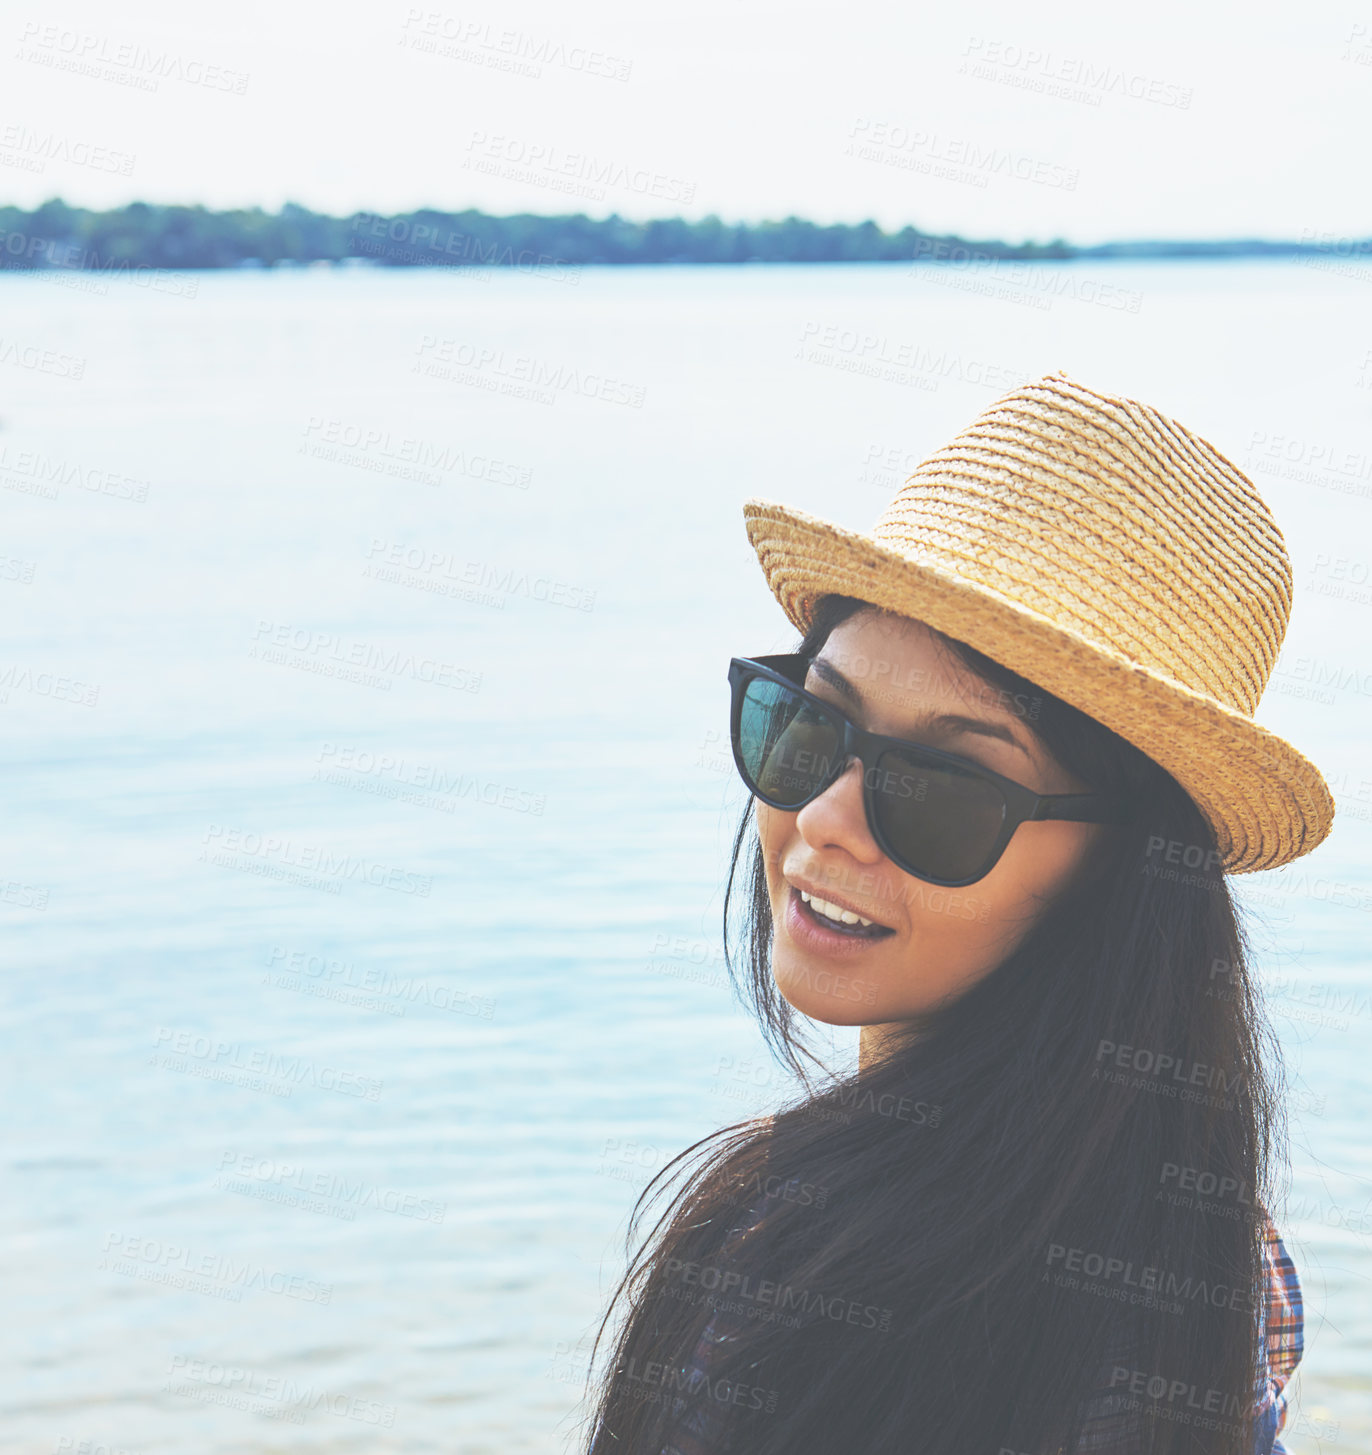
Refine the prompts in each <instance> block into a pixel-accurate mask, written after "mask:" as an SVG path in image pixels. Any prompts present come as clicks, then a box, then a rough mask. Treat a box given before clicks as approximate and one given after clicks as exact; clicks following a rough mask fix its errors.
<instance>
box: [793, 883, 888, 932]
mask: <svg viewBox="0 0 1372 1455" xmlns="http://www.w3.org/2000/svg"><path fill="white" fill-rule="evenodd" d="M799 893H800V897H801V898H802V899H803V900H804V901H805V903H806V904H808V905H809V906H810V908H811V909H813V910H816V911H818V913H820V914H822V915H825V916H826V917H827V918H829V919H836V920H838V921H840V922H841V923H842V924H845V925H875V923H876V921H875V920H870V919H863V917H862V916H861V915H860V914H854V913H853V911H852V910H851V909H840V908H839V907H838V905H836V904H830V903H829V901H828V900H827V899H817V898H816V897H815V896H814V895H813V894H808V893H807V892H806V891H805V890H803V889H802V890H800V891H799Z"/></svg>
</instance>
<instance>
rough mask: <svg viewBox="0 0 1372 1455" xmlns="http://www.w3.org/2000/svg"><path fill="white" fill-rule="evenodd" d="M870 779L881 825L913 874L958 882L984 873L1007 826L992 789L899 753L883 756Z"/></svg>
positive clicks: (951, 768)
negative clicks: (985, 866) (988, 860)
mask: <svg viewBox="0 0 1372 1455" xmlns="http://www.w3.org/2000/svg"><path fill="white" fill-rule="evenodd" d="M870 777H871V783H870V785H869V786H870V788H871V792H872V803H873V807H874V809H875V812H876V816H877V822H878V823H880V825H881V829H882V832H883V833H884V834H885V835H886V837H887V839H888V841H889V842H890V844H891V846H892V848H893V849H895V851H896V854H897V855H899V857H900V859H901V860H902V861H903V866H904V867H905V868H906V869H908V870H909V872H911V873H913V874H927V875H930V876H932V877H933V878H935V879H950V880H958V879H970V878H972V877H973V876H974V875H975V874H977V873H978V872H979V871H980V870H981V869H982V868H983V866H984V865H985V863H986V860H987V859H988V858H989V857H990V854H991V850H992V849H993V848H994V847H995V843H996V839H997V838H998V837H999V835H1000V831H1001V827H1002V826H1003V824H1004V822H1005V799H1004V797H1003V796H1002V794H1001V791H1000V789H999V788H997V787H996V785H995V784H994V783H992V782H990V780H989V779H986V778H982V777H980V776H979V775H978V774H976V773H973V772H970V771H965V770H962V769H959V768H957V767H955V766H952V765H949V764H944V763H940V762H939V761H938V760H937V759H925V758H922V757H921V756H920V755H919V754H917V753H906V752H897V751H890V752H886V753H883V754H882V755H881V757H880V758H879V759H878V762H877V769H876V771H875V772H873V773H872V774H871V775H870Z"/></svg>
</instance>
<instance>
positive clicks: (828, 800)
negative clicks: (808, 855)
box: [796, 757, 883, 864]
mask: <svg viewBox="0 0 1372 1455" xmlns="http://www.w3.org/2000/svg"><path fill="white" fill-rule="evenodd" d="M862 795H863V766H862V761H861V759H859V758H856V757H854V758H850V759H849V760H848V763H847V765H846V767H845V768H844V770H843V772H842V773H840V774H839V776H838V777H837V778H835V779H834V781H833V782H832V783H831V784H830V785H829V786H828V788H826V789H825V790H824V792H823V793H821V794H820V795H819V797H818V798H815V799H812V800H811V801H810V802H809V803H807V804H806V805H805V807H804V808H802V809H801V810H800V812H799V813H798V814H797V815H796V828H797V829H799V830H800V836H801V837H802V838H803V839H804V840H805V842H806V843H807V844H809V845H810V847H811V848H812V849H828V848H838V849H842V850H843V851H844V852H845V853H848V854H851V855H852V857H853V858H854V859H857V860H859V861H861V862H862V863H864V864H872V863H875V862H876V861H877V860H879V859H880V858H882V857H883V855H882V851H881V847H880V845H878V843H877V841H876V840H875V839H874V838H873V837H872V831H871V829H870V827H869V826H868V824H867V808H866V805H865V804H864V803H863V797H862Z"/></svg>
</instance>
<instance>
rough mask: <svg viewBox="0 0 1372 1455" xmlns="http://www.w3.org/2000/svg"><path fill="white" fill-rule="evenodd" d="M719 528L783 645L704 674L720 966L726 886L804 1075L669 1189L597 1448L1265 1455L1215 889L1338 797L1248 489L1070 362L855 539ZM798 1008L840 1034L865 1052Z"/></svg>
mask: <svg viewBox="0 0 1372 1455" xmlns="http://www.w3.org/2000/svg"><path fill="white" fill-rule="evenodd" d="M744 512H745V517H746V520H747V525H748V531H749V538H750V540H751V542H752V544H753V546H754V547H755V549H756V550H757V552H758V555H759V559H760V561H761V563H762V567H763V571H764V574H765V576H766V578H767V581H768V584H769V586H770V587H771V589H772V591H773V593H774V594H775V596H776V597H777V599H778V601H779V602H780V603H781V605H782V607H783V609H784V610H785V612H786V614H787V616H788V618H789V619H790V621H791V622H792V624H793V625H795V626H796V627H797V629H798V630H799V631H800V632H801V633H802V640H801V642H800V644H799V647H798V648H797V650H796V651H795V652H794V653H792V654H783V655H781V656H775V657H765V658H762V659H757V658H735V659H734V661H733V662H732V663H731V666H730V684H731V692H732V708H731V711H732V717H731V730H732V735H733V743H734V756H735V761H736V763H737V765H738V768H739V772H740V774H741V775H742V777H743V779H744V782H745V783H746V785H747V786H748V788H749V789H750V791H751V793H752V795H753V798H752V800H751V801H750V803H749V806H748V811H747V812H746V813H745V816H744V820H743V823H742V824H741V825H740V828H739V833H738V836H737V837H736V840H735V845H734V863H733V868H732V870H731V874H730V879H729V890H730V893H729V894H728V895H726V901H725V930H726V941H727V935H728V929H729V921H728V908H729V901H730V898H731V896H732V891H733V888H734V882H735V877H736V875H737V873H738V872H739V871H740V869H742V871H743V873H744V875H745V876H746V882H745V894H746V900H747V903H746V911H747V913H746V917H745V920H744V929H745V930H746V932H747V954H746V973H745V974H744V975H743V976H741V977H740V978H741V979H742V980H743V982H744V984H745V985H746V989H747V992H748V994H749V996H750V998H751V1001H752V1004H753V1005H754V1007H755V1009H756V1012H757V1014H758V1016H759V1019H760V1022H761V1025H762V1027H763V1029H764V1032H765V1034H766V1035H767V1037H768V1039H769V1042H770V1043H771V1044H772V1046H773V1047H774V1049H775V1050H776V1052H777V1053H778V1056H779V1059H780V1060H781V1061H782V1063H783V1064H784V1065H785V1066H786V1067H787V1068H788V1070H789V1071H790V1072H792V1073H794V1074H795V1076H796V1077H797V1078H798V1080H799V1082H800V1083H801V1086H802V1091H801V1093H800V1094H798V1095H797V1096H796V1098H795V1099H794V1100H792V1102H791V1103H790V1104H789V1105H787V1106H785V1107H783V1108H782V1109H781V1110H780V1111H778V1112H777V1113H775V1114H774V1115H772V1116H770V1117H766V1118H761V1119H757V1120H752V1121H748V1122H744V1123H741V1124H739V1125H736V1126H733V1127H727V1128H724V1129H723V1130H722V1131H721V1132H718V1133H715V1134H713V1135H712V1136H711V1137H707V1138H705V1139H703V1140H702V1141H701V1142H700V1143H697V1144H696V1146H695V1147H693V1148H688V1149H687V1151H686V1152H684V1153H682V1154H681V1156H680V1157H679V1158H677V1159H676V1160H675V1161H674V1162H673V1164H671V1168H669V1169H667V1170H668V1171H671V1170H672V1169H676V1171H677V1172H680V1173H688V1175H687V1176H686V1177H685V1179H684V1183H683V1185H682V1186H681V1187H680V1188H679V1189H678V1191H677V1193H676V1195H675V1197H674V1199H673V1201H672V1203H671V1206H670V1207H669V1208H668V1209H667V1210H666V1211H665V1212H664V1213H663V1215H662V1217H661V1218H660V1220H659V1222H658V1224H657V1226H656V1227H655V1229H654V1230H653V1232H652V1234H651V1236H650V1237H649V1239H648V1240H647V1242H646V1244H645V1246H644V1247H643V1248H642V1249H641V1250H640V1251H639V1253H638V1255H637V1256H636V1258H635V1259H634V1261H633V1263H632V1265H631V1267H630V1269H629V1272H628V1273H627V1274H626V1276H625V1279H624V1281H623V1282H622V1283H621V1285H620V1287H619V1289H618V1291H617V1293H616V1297H615V1300H614V1301H613V1302H612V1304H611V1310H610V1311H611V1312H613V1311H614V1309H615V1308H616V1307H617V1306H618V1305H619V1304H620V1302H621V1300H622V1301H623V1303H624V1305H625V1313H626V1317H625V1318H624V1320H623V1322H622V1325H621V1327H620V1329H619V1331H618V1334H617V1337H616V1339H615V1341H614V1347H613V1350H612V1357H611V1359H610V1360H609V1363H608V1366H607V1368H606V1369H605V1371H604V1374H603V1376H602V1379H601V1383H600V1387H599V1390H598V1401H597V1406H596V1409H595V1411H594V1416H595V1418H594V1423H593V1429H592V1433H591V1435H590V1439H589V1443H588V1445H587V1449H588V1451H590V1452H591V1455H607V1452H610V1451H616V1452H619V1455H662V1452H680V1455H699V1452H703V1451H706V1450H709V1451H713V1452H722V1451H726V1450H728V1451H735V1452H740V1451H746V1452H748V1455H771V1452H777V1455H780V1452H786V1455H811V1452H813V1455H850V1452H851V1455H857V1452H861V1455H885V1452H893V1455H894V1452H917V1451H918V1452H924V1451H928V1452H937V1455H1055V1452H1060V1451H1061V1452H1066V1451H1072V1452H1077V1451H1087V1450H1109V1451H1114V1452H1143V1451H1148V1452H1152V1455H1159V1452H1173V1451H1182V1450H1186V1451H1192V1452H1194V1451H1205V1452H1224V1455H1266V1452H1270V1451H1282V1449H1283V1447H1282V1445H1281V1444H1280V1443H1279V1442H1278V1441H1277V1435H1278V1432H1279V1430H1280V1428H1281V1425H1282V1423H1283V1421H1284V1418H1285V1408H1286V1404H1285V1391H1284V1386H1285V1384H1286V1381H1287V1380H1288V1378H1289V1376H1290V1373H1291V1370H1292V1368H1293V1367H1294V1365H1295V1363H1296V1362H1297V1360H1298V1359H1299V1357H1300V1353H1301V1348H1302V1323H1301V1312H1302V1310H1301V1298H1300V1288H1299V1283H1298V1281H1297V1279H1296V1274H1295V1270H1294V1267H1293V1266H1292V1264H1291V1260H1290V1259H1289V1257H1288V1256H1287V1254H1286V1250H1285V1248H1284V1247H1283V1245H1282V1243H1281V1240H1280V1238H1279V1237H1278V1235H1277V1231H1276V1228H1275V1227H1274V1225H1273V1224H1272V1222H1271V1220H1270V1218H1269V1217H1268V1215H1267V1212H1266V1203H1267V1201H1268V1200H1269V1199H1270V1198H1271V1197H1272V1196H1273V1194H1274V1192H1275V1186H1274V1180H1273V1176H1274V1174H1273V1167H1274V1165H1275V1164H1276V1163H1277V1161H1278V1160H1280V1159H1279V1157H1278V1153H1279V1152H1282V1151H1283V1150H1284V1147H1283V1142H1284V1119H1283V1105H1282V1098H1281V1087H1280V1084H1279V1075H1280V1068H1279V1060H1278V1057H1277V1047H1276V1044H1275V1041H1274V1039H1273V1038H1272V1036H1271V1033H1270V1030H1269V1029H1268V1028H1267V1026H1266V1023H1265V1022H1264V1020H1263V1018H1262V1014H1261V1008H1260V1005H1259V1003H1258V999H1257V994H1256V990H1255V983H1254V980H1253V979H1252V977H1251V975H1250V969H1249V965H1248V960H1247V953H1246V942H1245V935H1244V932H1243V930H1242V928H1241V926H1240V924H1239V922H1238V920H1237V917H1236V913H1235V907H1234V904H1233V902H1232V900H1231V898H1230V895H1229V890H1228V886H1227V883H1226V881H1225V877H1224V876H1225V873H1226V872H1229V873H1241V872H1248V871H1250V870H1254V869H1260V868H1269V867H1274V866H1276V865H1279V864H1283V863H1286V862H1289V861H1290V860H1292V859H1294V858H1296V857H1298V856H1300V855H1302V854H1305V853H1308V852H1309V851H1310V850H1311V849H1313V848H1314V847H1315V846H1316V845H1317V844H1319V843H1320V842H1321V841H1322V840H1323V839H1324V837H1325V836H1326V835H1327V834H1328V832H1329V829H1330V826H1331V823H1332V817H1333V802H1332V799H1331V797H1330V795H1329V791H1328V788H1327V786H1326V784H1325V782H1324V780H1323V778H1322V777H1321V775H1320V773H1319V771H1318V769H1317V768H1316V767H1315V766H1314V765H1313V764H1312V763H1310V762H1309V761H1308V760H1307V759H1306V758H1304V757H1303V756H1302V755H1301V754H1300V753H1299V752H1298V751H1297V750H1296V749H1295V748H1293V747H1292V746H1291V745H1290V744H1288V743H1286V742H1284V741H1283V740H1281V739H1280V738H1277V737H1275V736H1274V735H1273V734H1271V733H1269V732H1267V731H1266V730H1265V729H1263V728H1260V727H1258V726H1257V725H1256V724H1255V723H1254V722H1253V712H1254V710H1255V708H1256V706H1257V702H1258V699H1259V698H1260V696H1261V694H1262V690H1263V688H1264V686H1265V685H1266V682H1267V678H1268V676H1269V674H1270V672H1271V669H1272V665H1273V662H1274V661H1275V659H1276V656H1277V653H1278V651H1279V649H1280V646H1281V641H1282V637H1283V635H1284V633H1285V629H1286V621H1287V616H1288V611H1289V603H1290V588H1291V572H1290V565H1289V561H1288V559H1287V555H1286V551H1285V547H1284V544H1283V542H1282V538H1281V534H1280V532H1279V531H1278V529H1277V527H1276V525H1275V523H1274V522H1273V520H1272V517H1271V515H1270V514H1269V512H1268V510H1267V508H1266V506H1265V505H1264V503H1263V501H1262V500H1261V497H1260V496H1259V495H1258V492H1257V491H1256V489H1255V488H1254V487H1253V485H1252V484H1251V482H1249V481H1248V480H1247V479H1246V478H1245V477H1244V476H1243V475H1242V474H1240V473H1239V472H1238V471H1237V470H1236V469H1235V468H1234V467H1233V465H1231V464H1230V463H1229V462H1228V461H1227V460H1225V459H1224V458H1223V457H1222V456H1221V455H1219V454H1218V452H1217V451H1215V450H1214V448H1213V447H1212V446H1210V445H1209V444H1208V443H1206V442H1205V441H1204V440H1202V439H1200V438H1199V437H1198V436H1196V435H1194V434H1192V433H1190V432H1189V431H1188V430H1186V429H1184V428H1183V427H1182V426H1180V425H1179V424H1177V423H1175V422H1174V421H1172V420H1170V419H1167V418H1166V417H1165V416H1163V415H1161V414H1159V413H1158V412H1157V411H1155V410H1152V409H1151V408H1149V407H1148V406H1146V405H1143V404H1140V403H1138V402H1137V401H1134V400H1129V399H1121V398H1117V397H1115V396H1112V395H1107V394H1102V393H1099V392H1097V391H1094V390H1090V389H1087V388H1085V387H1084V386H1082V385H1080V384H1077V383H1076V382H1074V381H1072V380H1070V379H1068V378H1067V377H1066V375H1064V374H1061V373H1059V374H1055V375H1049V376H1047V377H1045V378H1043V379H1041V380H1039V381H1037V382H1036V383H1033V384H1029V385H1026V386H1024V387H1022V388H1020V389H1017V390H1014V391H1012V392H1011V393H1010V394H1008V395H1006V396H1005V397H1004V398H1002V399H1001V400H999V401H997V403H996V404H994V405H993V406H991V408H990V409H988V410H987V411H986V412H985V413H984V414H983V415H981V416H980V417H979V418H978V419H977V420H976V421H974V422H973V424H972V425H971V426H969V427H968V428H967V429H966V430H964V431H963V432H962V433H961V434H960V435H958V436H957V438H956V439H954V440H953V441H952V442H951V443H950V444H948V445H946V446H945V447H943V448H942V449H940V450H938V451H936V452H935V453H934V454H933V455H932V456H931V457H930V458H929V459H928V460H927V461H925V463H924V464H922V465H921V466H920V467H919V468H918V469H917V470H916V471H915V473H914V474H913V475H912V476H911V477H910V479H909V480H908V481H907V482H906V483H905V485H904V486H903V487H902V488H901V489H900V491H898V492H897V495H896V497H895V499H894V500H893V501H892V503H891V505H890V506H889V507H888V508H887V510H886V512H885V513H884V514H883V516H882V517H881V519H880V520H879V521H878V523H877V525H876V526H875V527H874V529H873V531H872V533H871V535H869V536H863V535H860V534H857V533H855V532H851V531H846V530H842V529H840V528H838V527H836V526H833V525H830V524H829V523H827V522H824V521H822V520H819V519H817V518H816V517H814V516H812V515H808V514H806V513H805V512H802V511H799V510H794V509H790V508H788V507H785V506H782V505H778V504H775V503H772V502H768V501H762V500H752V501H749V502H748V503H747V504H746V505H745V507H744ZM750 826H755V829H756V838H755V839H749V838H748V832H749V829H750ZM745 844H747V852H746V858H747V862H746V863H744V862H743V860H744V854H745ZM798 1017H807V1018H812V1019H815V1020H819V1021H823V1022H826V1023H829V1024H834V1025H859V1026H861V1028H862V1029H861V1031H860V1042H859V1045H860V1053H859V1067H858V1070H857V1072H856V1073H855V1074H849V1075H845V1076H839V1077H825V1078H816V1077H815V1076H814V1075H813V1072H812V1067H813V1068H816V1069H818V1070H820V1071H822V1070H823V1068H822V1066H821V1064H820V1062H819V1060H818V1058H817V1057H816V1056H815V1055H814V1054H813V1053H812V1052H811V1051H810V1050H809V1049H808V1048H807V1047H806V1046H805V1044H804V1034H803V1030H802V1029H801V1026H800V1021H799V1019H798ZM692 1154H695V1157H694V1166H692V1163H691V1161H690V1160H688V1159H690V1158H691V1157H692ZM688 1169H689V1172H688ZM657 1182H658V1180H657V1179H654V1184H651V1185H650V1188H649V1189H648V1190H647V1191H645V1195H644V1196H645V1198H647V1197H649V1196H650V1194H651V1193H652V1191H653V1189H654V1187H655V1186H656V1185H657ZM662 1185H663V1186H665V1185H667V1184H666V1182H665V1181H664V1183H663V1184H662ZM657 1190H658V1191H660V1190H661V1188H660V1187H658V1188H657ZM638 1216H639V1212H638V1210H636V1216H635V1226H636V1225H637V1222H638ZM609 1317H610V1314H609V1313H607V1315H606V1322H608V1320H609ZM604 1332H605V1324H604V1323H603V1324H602V1326H601V1334H602V1335H603V1334H604Z"/></svg>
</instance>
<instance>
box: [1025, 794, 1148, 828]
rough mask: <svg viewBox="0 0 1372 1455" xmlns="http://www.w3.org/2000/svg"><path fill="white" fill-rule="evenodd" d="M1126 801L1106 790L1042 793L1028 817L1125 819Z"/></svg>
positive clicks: (1127, 814)
mask: <svg viewBox="0 0 1372 1455" xmlns="http://www.w3.org/2000/svg"><path fill="white" fill-rule="evenodd" d="M1132 816H1133V815H1132V812H1131V809H1130V806H1129V804H1128V802H1127V801H1126V800H1125V799H1123V798H1118V797H1116V796H1114V795H1113V794H1109V793H1045V794H1042V795H1040V797H1039V801H1038V803H1037V804H1036V805H1035V806H1034V811H1033V813H1031V814H1030V815H1029V817H1030V819H1031V820H1032V819H1043V818H1050V819H1068V820H1070V821H1072V822H1073V823H1128V822H1130V820H1131V818H1132Z"/></svg>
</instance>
